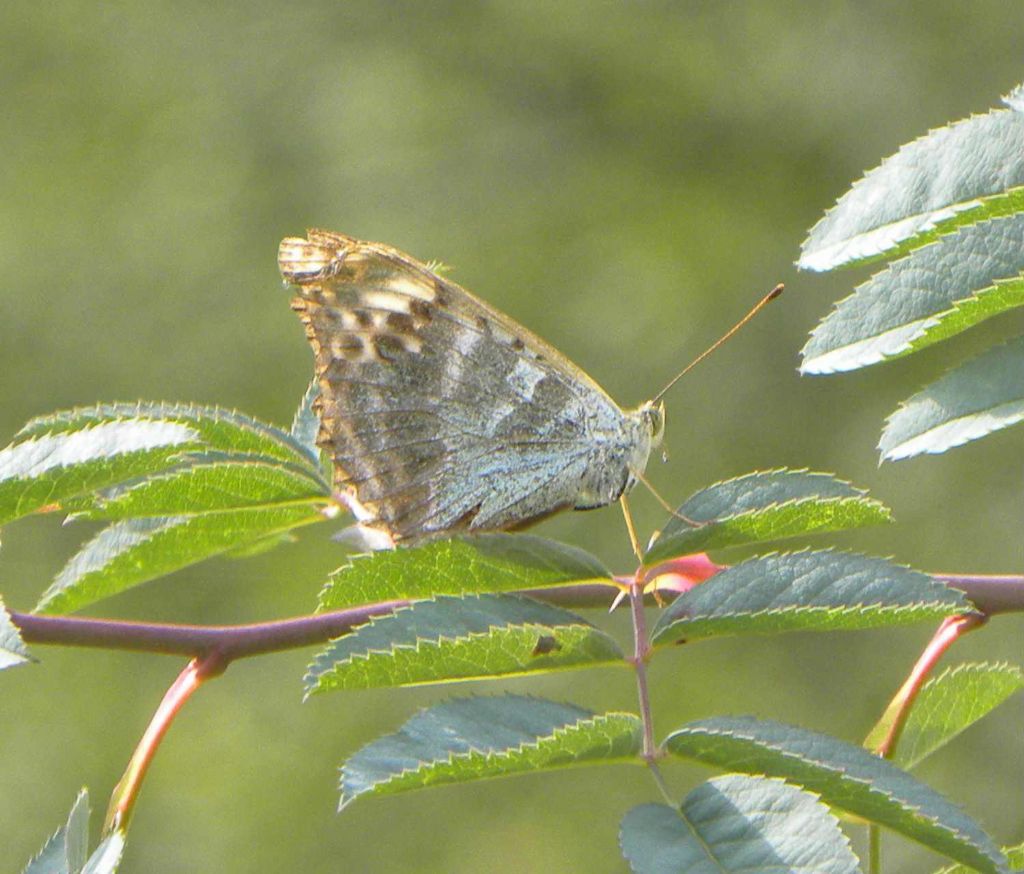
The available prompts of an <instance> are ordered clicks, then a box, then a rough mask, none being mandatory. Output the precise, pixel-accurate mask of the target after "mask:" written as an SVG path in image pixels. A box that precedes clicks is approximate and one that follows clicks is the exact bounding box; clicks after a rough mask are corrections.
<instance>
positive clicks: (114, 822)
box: [103, 650, 227, 835]
mask: <svg viewBox="0 0 1024 874" xmlns="http://www.w3.org/2000/svg"><path fill="white" fill-rule="evenodd" d="M226 666H227V665H226V662H225V661H224V659H223V658H222V657H221V656H220V654H219V653H218V652H217V651H216V650H214V651H212V652H210V653H209V654H208V655H206V656H204V657H202V658H194V659H192V661H190V662H189V663H188V666H187V667H186V668H185V670H183V671H182V672H181V673H180V674H179V675H178V678H177V679H176V680H175V681H174V682H173V683H172V684H171V687H170V688H169V689H168V690H167V692H166V694H165V695H164V697H163V700H162V701H161V702H160V706H159V707H157V709H156V713H154V714H153V718H152V719H151V720H150V721H149V725H148V726H147V727H146V731H145V733H144V734H143V735H142V739H141V740H140V741H139V744H138V746H137V747H135V752H134V753H132V757H131V759H129V761H128V767H127V768H126V769H125V772H124V776H123V777H122V778H121V779H120V781H118V784H117V786H115V787H114V792H113V794H112V795H111V798H110V807H109V808H108V809H107V818H106V821H105V822H104V824H103V834H104V835H108V834H111V833H112V832H114V831H122V832H123V831H127V829H128V823H129V821H130V820H131V816H132V811H133V809H134V808H135V802H136V801H137V800H138V797H139V790H140V789H141V788H142V781H143V780H144V779H145V777H146V772H147V771H148V770H149V765H150V763H151V762H152V761H153V757H154V756H155V755H156V751H157V749H158V748H159V747H160V741H162V740H163V737H164V735H165V734H166V733H167V729H168V728H170V726H171V723H172V722H173V721H174V717H175V716H177V714H178V711H179V710H181V708H182V707H183V706H184V704H185V702H186V701H188V699H189V698H191V697H192V694H193V693H194V692H195V691H196V689H198V688H199V687H200V686H201V685H202V684H203V683H204V682H205V681H206V680H208V679H210V678H211V677H215V676H217V675H218V674H220V673H222V672H223V671H224V668H225V667H226Z"/></svg>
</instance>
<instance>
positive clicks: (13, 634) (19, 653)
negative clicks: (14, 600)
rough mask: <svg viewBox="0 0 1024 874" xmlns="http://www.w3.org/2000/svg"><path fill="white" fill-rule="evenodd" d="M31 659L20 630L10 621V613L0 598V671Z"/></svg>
mask: <svg viewBox="0 0 1024 874" xmlns="http://www.w3.org/2000/svg"><path fill="white" fill-rule="evenodd" d="M31 660H32V657H31V656H30V655H29V654H28V647H26V646H25V642H24V641H23V640H22V639H21V632H20V631H18V626H17V625H15V624H14V623H13V622H12V621H11V614H10V613H8V612H7V608H6V607H5V606H4V599H3V598H0V671H2V670H3V669H4V668H11V667H14V665H23V664H25V662H28V661H31Z"/></svg>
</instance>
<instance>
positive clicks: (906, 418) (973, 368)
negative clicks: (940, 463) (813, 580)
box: [878, 116, 1024, 461]
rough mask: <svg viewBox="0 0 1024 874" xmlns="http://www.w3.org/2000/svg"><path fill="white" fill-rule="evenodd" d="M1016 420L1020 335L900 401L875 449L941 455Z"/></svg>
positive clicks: (894, 454) (1023, 346)
mask: <svg viewBox="0 0 1024 874" xmlns="http://www.w3.org/2000/svg"><path fill="white" fill-rule="evenodd" d="M1022 117H1024V116H1022ZM1022 419H1024V337H1018V338H1017V339H1015V340H1012V341H1010V342H1009V343H1005V344H1003V345H1002V346H997V347H995V348H994V349H989V350H988V351H987V352H984V353H983V354H981V355H979V356H978V357H977V358H974V359H973V360H971V361H968V362H967V363H966V364H962V365H960V366H959V367H957V368H956V369H955V370H952V371H950V372H949V373H947V374H946V375H945V376H943V377H941V378H940V379H938V380H936V381H935V382H933V383H932V384H931V385H930V386H928V387H927V388H925V389H924V390H923V391H920V392H918V393H917V394H916V395H914V396H913V397H911V398H910V399H909V400H907V401H905V402H904V403H903V404H902V405H901V406H900V408H899V409H898V410H896V412H895V413H893V414H892V415H891V416H890V417H889V420H888V422H887V423H886V426H885V430H884V431H883V432H882V439H881V440H880V441H879V444H878V448H879V450H881V453H882V458H883V459H885V460H887V461H897V460H899V459H902V458H910V457H911V456H914V455H920V454H921V453H923V452H928V453H938V452H945V451H946V450H947V449H951V448H952V447H954V446H960V445H961V444H963V443H967V442H968V441H969V440H976V439H978V438H979V437H984V436H985V435H986V434H989V433H991V432H992V431H997V430H999V429H1000V428H1007V427H1009V426H1010V425H1014V424H1016V423H1017V422H1020V421H1021V420H1022Z"/></svg>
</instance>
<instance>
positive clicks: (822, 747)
mask: <svg viewBox="0 0 1024 874" xmlns="http://www.w3.org/2000/svg"><path fill="white" fill-rule="evenodd" d="M665 748H666V749H667V750H668V751H669V752H670V753H672V754H673V755H677V756H682V757H685V758H691V759H696V760H697V761H700V762H705V763H707V764H713V765H717V766H720V767H723V768H729V769H733V770H736V771H741V772H743V773H749V774H764V775H767V776H770V777H781V778H782V779H784V780H787V781H788V782H790V783H794V784H796V785H799V786H803V787H805V788H807V789H809V790H811V791H812V792H816V793H817V794H819V795H820V796H821V798H822V800H823V801H825V802H826V803H827V804H830V805H832V806H834V807H838V808H840V809H842V810H846V811H848V812H850V813H853V814H855V815H857V816H861V817H863V818H864V819H867V820H869V821H870V822H874V823H877V824H879V825H882V826H885V827H887V828H890V829H892V830H893V831H896V832H899V833H900V834H903V835H905V836H906V837H909V838H910V839H911V840H915V841H918V842H919V843H922V844H924V845H925V846H926V847H930V848H931V849H933V850H935V851H936V852H939V853H943V854H944V855H946V856H948V857H949V858H951V859H954V860H955V861H957V862H962V863H964V864H967V865H972V866H974V867H975V868H977V869H978V871H981V872H984V874H1005V872H1008V871H1009V867H1008V865H1007V862H1006V858H1005V857H1004V856H1003V854H1002V853H1001V852H1000V851H999V848H998V847H997V846H996V845H995V844H994V843H993V842H992V840H991V838H989V836H988V835H986V834H985V832H984V831H982V829H981V828H980V826H978V824H977V823H975V822H974V820H972V819H971V818H970V817H968V816H967V814H965V813H964V812H963V811H962V810H961V809H960V808H959V807H957V806H956V805H954V804H953V803H952V802H950V801H948V800H947V799H946V798H944V797H943V796H941V795H939V794H938V793H937V792H935V790H933V789H931V788H929V787H928V786H926V785H925V784H923V783H921V782H919V781H918V780H916V779H914V778H913V777H911V776H910V775H909V774H907V773H906V772H905V771H901V770H900V769H899V768H897V767H896V766H895V765H893V764H892V763H891V762H889V761H887V760H885V759H881V758H879V757H878V756H875V755H872V754H871V753H869V752H868V751H867V750H864V749H861V748H860V747H858V746H854V745H853V744H849V743H846V742H845V741H841V740H838V739H837V738H834V737H829V736H828V735H824V734H819V733H817V732H813V731H808V730H807V729H804V728H797V727H796V726H791V725H783V724H781V723H777V722H771V721H768V720H757V719H754V718H752V717H719V718H715V719H705V720H701V721H698V722H693V723H690V724H689V725H687V726H685V727H684V728H682V729H680V730H679V731H676V732H673V733H672V734H671V735H669V736H668V738H666V740H665Z"/></svg>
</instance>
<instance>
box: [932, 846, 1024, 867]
mask: <svg viewBox="0 0 1024 874" xmlns="http://www.w3.org/2000/svg"><path fill="white" fill-rule="evenodd" d="M1003 853H1004V854H1005V855H1006V858H1007V859H1008V860H1009V862H1010V866H1011V867H1012V868H1013V870H1014V871H1024V844H1017V845H1016V846H1013V847H1003ZM935 874H974V869H973V868H969V867H967V866H966V865H949V866H947V867H945V868H943V869H941V870H940V871H936V872H935Z"/></svg>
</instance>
